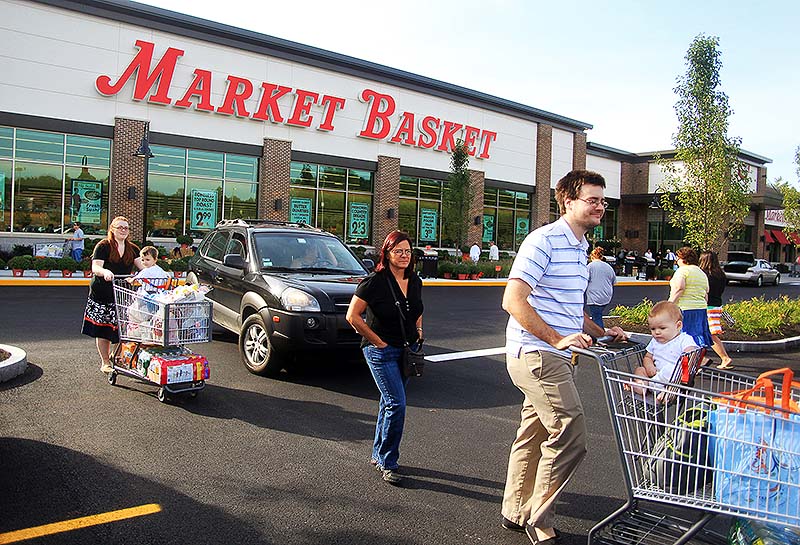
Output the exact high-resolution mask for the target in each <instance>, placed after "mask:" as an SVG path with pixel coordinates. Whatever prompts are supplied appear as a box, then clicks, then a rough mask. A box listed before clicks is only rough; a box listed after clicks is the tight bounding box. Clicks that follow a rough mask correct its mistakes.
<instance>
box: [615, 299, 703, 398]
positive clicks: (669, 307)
mask: <svg viewBox="0 0 800 545" xmlns="http://www.w3.org/2000/svg"><path fill="white" fill-rule="evenodd" d="M647 325H648V327H649V328H650V333H651V334H652V336H653V339H652V340H651V341H650V343H649V344H648V345H647V348H645V350H646V353H645V355H644V357H643V358H642V366H641V367H637V368H636V369H635V370H634V371H633V373H634V374H635V375H637V376H640V377H642V379H641V380H639V379H636V380H635V382H636V383H637V384H639V385H640V386H633V387H632V389H633V391H634V392H636V393H638V394H641V395H644V394H645V393H646V392H647V388H645V386H646V385H647V384H648V381H647V380H644V379H646V378H652V379H654V380H657V381H659V382H664V383H667V382H669V381H670V379H671V378H672V376H673V374H674V372H675V367H676V365H677V364H678V359H679V358H680V356H681V354H683V353H684V352H691V351H692V350H696V349H697V345H696V344H695V342H694V339H693V338H692V337H691V336H690V335H688V334H686V333H684V332H683V331H682V329H683V315H682V314H681V309H679V308H678V305H676V304H675V303H670V302H669V301H661V302H659V303H656V304H655V305H653V308H652V309H651V310H650V314H648V315H647ZM626 386H627V385H626ZM626 389H627V388H626Z"/></svg>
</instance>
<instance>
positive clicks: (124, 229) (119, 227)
mask: <svg viewBox="0 0 800 545" xmlns="http://www.w3.org/2000/svg"><path fill="white" fill-rule="evenodd" d="M114 229H116V230H117V231H130V230H131V228H130V227H128V226H127V225H117V226H116V227H114Z"/></svg>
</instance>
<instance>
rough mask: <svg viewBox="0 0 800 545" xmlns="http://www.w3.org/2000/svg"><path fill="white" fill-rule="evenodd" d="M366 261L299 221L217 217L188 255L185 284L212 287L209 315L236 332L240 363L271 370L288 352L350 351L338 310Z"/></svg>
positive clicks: (351, 342)
mask: <svg viewBox="0 0 800 545" xmlns="http://www.w3.org/2000/svg"><path fill="white" fill-rule="evenodd" d="M372 265H373V263H372V262H371V261H370V260H364V262H363V263H362V262H361V261H360V260H359V259H358V258H357V257H356V256H355V254H353V252H352V251H351V250H350V248H348V247H347V246H346V245H345V244H343V243H342V241H340V240H339V239H338V238H337V237H336V236H335V235H332V234H330V233H326V232H325V231H321V230H319V229H315V228H312V227H308V226H307V225H305V224H297V223H287V222H273V221H261V220H247V221H245V220H238V219H237V220H224V221H222V222H220V223H219V224H218V225H217V226H216V227H215V228H214V229H213V230H212V231H210V232H209V233H208V234H207V235H206V236H205V238H204V239H203V241H202V242H201V243H200V245H199V246H198V250H197V253H196V254H195V256H194V257H193V258H191V259H190V260H189V273H188V274H187V282H188V283H201V284H206V285H209V286H211V287H212V288H214V289H213V290H212V291H211V292H209V294H208V298H209V299H210V300H211V302H212V304H213V321H214V322H215V323H216V324H218V325H220V326H222V327H223V328H225V329H227V330H229V331H232V332H234V333H237V334H238V335H239V351H240V353H241V358H242V362H243V363H244V365H245V366H246V367H247V369H249V370H250V372H252V373H255V374H260V375H274V374H275V373H277V372H279V371H280V370H281V369H282V368H283V367H284V365H285V364H286V363H287V362H288V361H289V356H291V355H296V354H300V353H308V352H315V351H316V352H320V353H325V354H329V353H330V352H331V351H332V350H345V351H351V352H352V353H354V354H355V353H357V352H358V347H359V344H360V342H361V337H360V336H359V335H358V334H357V333H356V332H355V331H354V330H353V328H352V326H350V324H349V323H348V322H347V321H346V320H345V314H346V312H347V307H348V305H349V304H350V299H351V298H352V297H353V293H354V292H355V289H356V286H358V284H359V282H361V280H363V279H364V278H365V277H366V276H367V274H368V273H367V269H368V268H370V267H371V266H372Z"/></svg>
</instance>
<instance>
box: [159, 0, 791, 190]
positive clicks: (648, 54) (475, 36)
mask: <svg viewBox="0 0 800 545" xmlns="http://www.w3.org/2000/svg"><path fill="white" fill-rule="evenodd" d="M144 3H146V4H151V5H155V6H158V7H162V8H165V9H169V10H173V11H177V12H180V13H185V14H188V15H193V16H196V17H201V18H204V19H209V20H212V21H216V22H219V23H224V24H228V25H232V26H235V27H239V28H245V29H248V30H253V31H256V32H260V33H263V34H268V35H270V36H275V37H278V38H283V39H286V40H292V41H295V42H299V43H302V44H306V45H310V46H314V47H319V48H322V49H327V50H330V51H334V52H336V53H341V54H345V55H350V56H353V57H356V58H359V59H363V60H367V61H371V62H375V63H379V64H383V65H386V66H390V67H392V68H397V69H401V70H406V71H409V72H412V73H415V74H419V75H423V76H427V77H430V78H434V79H438V80H441V81H445V82H447V83H451V84H455V85H461V86H463V87H467V88H470V89H474V90H477V91H481V92H484V93H488V94H491V95H495V96H498V97H501V98H505V99H508V100H513V101H516V102H519V103H522V104H525V105H527V106H532V107H534V108H538V109H541V110H546V111H549V112H552V113H555V114H559V115H562V116H566V117H569V118H572V119H576V120H579V121H583V122H586V123H589V124H591V125H593V127H594V128H593V129H591V130H589V131H588V133H587V139H588V141H590V142H596V143H598V144H603V145H605V146H610V147H613V148H618V149H621V150H625V151H630V152H648V151H656V150H665V149H670V148H672V147H673V146H672V135H673V133H675V131H676V129H677V118H676V116H675V111H674V105H675V102H676V100H677V96H676V95H675V92H674V87H675V85H676V83H677V78H678V77H679V76H681V75H683V74H685V72H686V64H685V55H686V51H687V50H688V48H689V45H690V44H691V42H692V40H693V39H694V38H695V37H696V36H697V35H699V34H705V35H707V36H716V37H718V38H719V50H720V52H721V53H722V57H721V60H722V70H721V72H720V75H721V80H722V83H721V90H722V91H723V92H725V94H727V95H728V100H729V105H730V106H731V107H732V109H733V112H734V113H733V115H732V116H731V117H730V118H729V122H730V124H729V128H728V135H729V136H731V137H739V138H741V148H742V149H744V150H747V151H750V152H753V153H756V154H758V155H761V156H763V157H768V158H770V159H772V163H771V164H768V165H767V177H768V180H769V181H770V182H772V181H774V180H775V179H776V178H778V177H779V176H780V177H782V178H783V180H784V181H789V182H791V183H793V184H795V185H797V186H800V184H798V173H797V165H795V163H794V154H795V149H796V148H797V147H798V146H800V131H798V130H797V127H798V126H800V107H799V106H800V100H798V99H799V98H800V97H799V96H798V94H799V93H798V89H800V71H798V64H799V63H798V59H800V55H799V54H800V45H799V44H798V41H797V34H798V30H800V24H799V23H800V2H797V1H796V0H764V1H763V2H753V1H752V0H747V1H742V0H728V1H720V0H702V1H697V0H690V1H686V0H673V1H671V2H657V1H653V0H645V1H642V0H635V1H624V0H613V1H610V2H596V1H586V0H558V1H554V2H542V1H540V0H496V1H492V0H458V1H455V0H404V1H403V2H387V1H383V0H372V1H371V2H365V1H363V0H359V1H358V2H356V1H351V0H304V1H302V2H270V1H257V0H226V1H225V2H219V1H218V0H214V1H208V0H192V1H191V2H187V1H186V0H145V1H144Z"/></svg>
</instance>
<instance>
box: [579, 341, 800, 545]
mask: <svg viewBox="0 0 800 545" xmlns="http://www.w3.org/2000/svg"><path fill="white" fill-rule="evenodd" d="M575 352H577V353H579V354H580V355H582V356H587V357H590V358H592V359H594V360H595V362H597V363H598V367H599V369H600V373H601V376H602V379H603V380H602V382H603V386H604V392H605V398H606V402H607V404H608V409H609V414H610V416H611V423H612V428H613V433H614V437H615V440H616V443H617V447H618V450H619V454H620V460H621V462H622V469H623V475H624V479H625V484H626V493H627V501H626V503H625V505H623V506H622V507H621V508H620V509H618V510H617V511H615V512H614V513H612V514H611V515H609V516H608V517H607V518H606V519H605V520H602V521H601V522H599V523H598V524H597V525H596V526H595V527H594V528H592V530H591V531H590V532H589V537H588V543H589V544H603V545H607V544H615V545H628V544H647V545H664V544H667V543H675V544H684V543H708V544H714V545H716V544H719V545H723V544H725V543H727V541H726V538H725V536H723V535H722V534H721V533H719V532H716V531H714V530H713V529H711V528H712V526H713V525H708V523H709V522H711V520H712V519H714V518H715V516H716V515H717V514H724V515H734V516H740V517H746V518H751V519H757V520H761V521H766V522H776V523H781V524H784V525H787V526H793V527H800V414H796V413H794V412H792V409H793V408H796V407H797V403H798V386H800V383H794V388H793V387H792V382H791V371H790V370H779V371H778V373H781V374H782V378H783V380H782V381H781V383H780V384H776V383H774V382H773V380H772V378H773V377H772V376H770V375H771V374H774V373H775V372H772V373H768V374H764V375H762V376H760V377H758V378H755V377H751V376H747V375H742V374H738V373H734V372H730V371H721V370H717V369H708V368H699V370H698V372H697V374H696V376H690V377H688V378H689V380H687V381H685V382H686V384H681V381H674V382H669V383H664V382H657V381H652V380H651V381H648V382H646V383H644V386H646V390H645V392H641V389H642V388H641V387H642V386H643V383H641V382H637V378H638V379H639V380H641V378H640V377H636V376H635V375H634V374H633V373H632V372H633V369H634V368H635V367H636V366H638V365H639V362H641V358H642V356H643V354H644V347H643V345H637V344H617V345H612V346H599V347H593V348H590V349H585V350H584V349H575ZM787 371H788V374H786V372H787ZM635 386H638V387H639V388H638V390H639V392H637V388H635ZM784 392H785V395H784ZM777 400H780V401H779V402H778V401H777ZM707 525H708V527H707Z"/></svg>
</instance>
